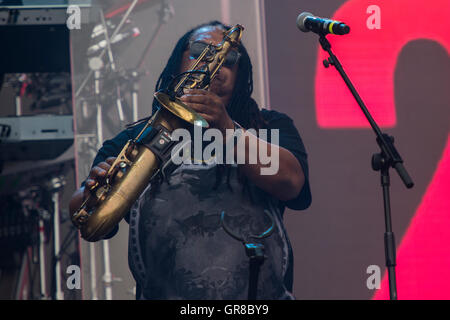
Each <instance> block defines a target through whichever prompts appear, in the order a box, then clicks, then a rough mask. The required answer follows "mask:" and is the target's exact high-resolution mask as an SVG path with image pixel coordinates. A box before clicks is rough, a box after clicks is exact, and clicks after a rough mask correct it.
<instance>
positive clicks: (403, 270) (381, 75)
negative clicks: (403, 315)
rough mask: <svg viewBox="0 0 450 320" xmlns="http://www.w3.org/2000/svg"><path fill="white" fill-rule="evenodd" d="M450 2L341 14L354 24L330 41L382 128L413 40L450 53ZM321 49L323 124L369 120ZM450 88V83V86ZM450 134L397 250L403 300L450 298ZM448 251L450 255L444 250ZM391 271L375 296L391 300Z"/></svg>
mask: <svg viewBox="0 0 450 320" xmlns="http://www.w3.org/2000/svg"><path fill="white" fill-rule="evenodd" d="M449 13H450V1H448V0H433V1H423V0H415V1H412V0H395V1H393V0H378V1H377V0H349V1H347V2H346V3H345V4H344V5H343V6H342V7H341V8H339V10H338V11H337V12H336V13H335V15H334V16H333V19H336V20H341V21H344V22H346V23H348V24H349V25H350V26H351V32H350V34H349V35H347V36H345V37H346V38H345V41H344V38H339V37H337V36H334V37H332V36H330V37H329V40H330V42H331V44H332V46H333V50H334V51H335V52H336V55H337V56H338V57H339V59H340V60H341V61H342V63H343V65H344V68H345V70H346V72H347V73H348V75H349V77H350V79H352V82H353V83H354V85H355V87H356V89H357V90H358V92H359V93H360V95H361V97H362V98H363V100H364V101H365V103H366V105H367V106H368V108H369V111H370V112H371V113H372V115H373V117H374V118H375V120H376V121H377V123H378V124H379V125H380V126H381V127H385V128H386V127H394V126H396V123H397V119H396V112H395V100H394V72H395V66H396V63H397V58H398V56H399V54H400V51H401V49H402V48H403V47H404V46H405V45H406V44H407V43H408V42H410V41H412V40H417V39H429V40H433V41H436V42H437V43H439V44H440V45H441V46H442V47H444V48H445V49H446V50H447V53H449V54H450V32H449V31H450V19H448V14H449ZM326 57H327V56H326V54H325V53H324V52H323V50H322V49H320V50H319V53H318V63H317V67H316V68H317V73H316V75H317V76H316V81H315V97H316V98H315V99H316V112H317V121H318V125H319V127H321V128H323V129H336V128H365V127H368V122H367V120H366V119H365V117H364V116H363V114H362V112H361V111H360V109H359V107H358V105H357V104H356V102H355V101H354V99H353V97H352V96H351V94H350V92H349V90H348V89H347V87H346V86H345V84H344V82H343V81H342V79H341V78H340V77H339V75H338V73H337V71H336V70H334V69H332V68H329V69H325V68H324V67H323V66H322V61H323V60H324V59H325V58H326ZM449 89H450V88H449ZM449 181H450V138H449V136H447V143H446V146H445V148H444V151H443V154H442V158H441V160H440V161H439V163H438V166H437V169H436V171H435V172H434V174H433V177H432V179H431V182H430V184H429V185H428V188H427V190H426V192H425V194H424V196H423V198H422V201H421V203H420V205H419V207H418V208H417V209H416V212H415V215H414V218H413V219H412V220H411V222H410V225H409V227H408V229H407V231H406V233H405V235H404V236H403V238H402V241H401V244H400V245H399V248H398V255H397V285H398V297H399V299H436V298H437V299H442V298H445V299H448V298H450V290H448V288H449V287H450V249H449V248H450V197H449V196H448V194H446V193H448V190H449ZM445 252H446V254H444V253H445ZM388 292H389V290H388V284H387V279H386V275H385V277H384V279H383V282H382V285H381V289H380V290H378V291H377V293H376V294H375V295H374V299H388V298H389V294H388Z"/></svg>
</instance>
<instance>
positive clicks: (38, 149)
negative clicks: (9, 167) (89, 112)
mask: <svg viewBox="0 0 450 320" xmlns="http://www.w3.org/2000/svg"><path fill="white" fill-rule="evenodd" d="M73 139H74V135H73V117H72V115H34V116H20V117H5V118H0V159H2V160H14V161H17V160H43V159H54V158H56V157H58V156H59V155H60V154H62V153H63V152H64V151H66V150H67V149H68V148H69V147H70V146H71V145H72V144H73Z"/></svg>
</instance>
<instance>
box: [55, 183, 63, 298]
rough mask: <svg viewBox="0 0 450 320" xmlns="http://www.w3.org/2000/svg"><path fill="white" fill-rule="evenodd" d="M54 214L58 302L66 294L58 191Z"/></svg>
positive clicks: (56, 192)
mask: <svg viewBox="0 0 450 320" xmlns="http://www.w3.org/2000/svg"><path fill="white" fill-rule="evenodd" d="M52 200H53V206H54V212H53V226H54V244H55V248H54V252H55V259H56V265H55V273H56V300H64V292H63V291H62V290H61V257H60V248H61V246H60V239H59V223H60V222H59V193H58V191H57V190H55V192H54V193H53V195H52Z"/></svg>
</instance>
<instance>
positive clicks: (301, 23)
mask: <svg viewBox="0 0 450 320" xmlns="http://www.w3.org/2000/svg"><path fill="white" fill-rule="evenodd" d="M307 17H314V15H313V14H312V13H309V12H302V13H300V14H299V15H298V17H297V28H299V29H300V30H301V31H303V32H309V29H308V28H306V26H305V19H306V18H307Z"/></svg>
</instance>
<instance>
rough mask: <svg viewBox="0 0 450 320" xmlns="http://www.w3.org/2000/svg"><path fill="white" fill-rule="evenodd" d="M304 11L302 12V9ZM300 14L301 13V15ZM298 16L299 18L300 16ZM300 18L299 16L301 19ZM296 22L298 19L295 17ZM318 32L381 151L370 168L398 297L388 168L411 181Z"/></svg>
mask: <svg viewBox="0 0 450 320" xmlns="http://www.w3.org/2000/svg"><path fill="white" fill-rule="evenodd" d="M303 14H304V13H303ZM300 16H301V15H300ZM300 16H299V18H300ZM300 20H301V19H300ZM297 23H298V19H297ZM314 32H316V33H318V34H319V36H320V37H319V43H320V45H321V47H322V49H323V50H325V51H326V52H327V53H328V54H329V58H328V59H326V60H324V61H323V65H324V67H325V68H328V67H329V66H330V65H332V66H334V67H335V68H336V70H337V71H338V72H339V75H340V76H341V77H342V79H343V80H344V82H345V84H346V85H347V87H348V88H349V90H350V92H351V93H352V95H353V97H354V98H355V100H356V102H357V103H358V105H359V107H360V108H361V110H362V112H363V113H364V116H365V117H366V118H367V120H368V121H369V124H370V126H371V127H372V129H373V131H374V133H375V136H376V142H377V144H378V146H379V148H380V149H381V152H380V153H376V154H374V155H373V156H372V169H373V170H375V171H380V173H381V186H382V188H383V202H384V219H385V229H386V230H385V233H384V246H385V258H386V267H387V269H388V275H389V295H390V299H391V300H397V284H396V278H395V266H396V261H395V260H396V253H395V238H394V233H393V231H392V222H391V205H390V195H389V186H390V177H389V168H390V167H392V168H394V169H395V170H396V171H397V173H398V175H399V176H400V178H401V180H402V181H403V183H404V185H405V186H406V187H407V188H408V189H410V188H412V187H413V186H414V183H413V181H412V179H411V177H410V176H409V174H408V172H407V171H406V169H405V167H404V166H403V159H402V158H401V156H400V154H399V153H398V151H397V150H396V148H395V146H394V137H392V136H389V135H387V134H386V133H383V132H381V130H380V128H379V126H378V125H377V123H376V122H375V120H374V119H373V117H372V115H371V114H370V112H369V110H368V109H367V107H366V105H365V104H364V102H363V101H362V99H361V97H360V96H359V94H358V92H357V91H356V89H355V87H354V86H353V84H352V82H351V81H350V78H349V77H348V76H347V74H346V73H345V71H344V68H343V67H342V65H341V63H340V62H339V60H338V58H337V57H336V56H335V55H334V53H333V51H332V50H331V44H330V42H329V41H328V39H327V38H326V35H327V34H328V33H329V32H327V31H326V30H325V31H323V32H321V30H320V29H317V31H314Z"/></svg>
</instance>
